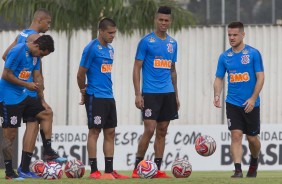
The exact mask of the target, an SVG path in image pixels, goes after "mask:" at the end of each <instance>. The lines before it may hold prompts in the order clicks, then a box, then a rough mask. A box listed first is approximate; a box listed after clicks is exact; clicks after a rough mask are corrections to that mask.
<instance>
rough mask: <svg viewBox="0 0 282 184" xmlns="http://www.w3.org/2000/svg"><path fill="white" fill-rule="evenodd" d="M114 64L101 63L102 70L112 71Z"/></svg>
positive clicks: (104, 71)
mask: <svg viewBox="0 0 282 184" xmlns="http://www.w3.org/2000/svg"><path fill="white" fill-rule="evenodd" d="M112 68H113V65H112V64H102V65H101V72H102V73H111V72H112Z"/></svg>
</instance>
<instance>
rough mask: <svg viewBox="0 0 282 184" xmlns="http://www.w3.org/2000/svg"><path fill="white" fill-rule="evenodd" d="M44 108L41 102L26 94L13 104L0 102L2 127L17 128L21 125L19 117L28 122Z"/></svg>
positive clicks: (33, 119) (34, 119)
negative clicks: (21, 99)
mask: <svg viewBox="0 0 282 184" xmlns="http://www.w3.org/2000/svg"><path fill="white" fill-rule="evenodd" d="M43 110H45V109H44V107H43V106H42V105H41V103H40V102H39V101H38V100H36V99H35V98H32V97H30V96H27V97H26V98H25V99H24V100H23V101H21V102H20V103H18V104H14V105H6V104H5V103H3V102H1V103H0V116H1V123H2V127H3V128H8V127H10V128H17V127H20V126H21V119H22V118H23V119H26V120H28V122H34V121H36V118H35V116H36V115H37V114H38V113H39V112H41V111H43Z"/></svg>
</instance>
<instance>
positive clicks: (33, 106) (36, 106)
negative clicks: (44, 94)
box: [23, 96, 45, 123]
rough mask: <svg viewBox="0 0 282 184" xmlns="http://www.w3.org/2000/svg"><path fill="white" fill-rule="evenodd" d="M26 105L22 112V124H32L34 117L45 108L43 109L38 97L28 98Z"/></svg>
mask: <svg viewBox="0 0 282 184" xmlns="http://www.w3.org/2000/svg"><path fill="white" fill-rule="evenodd" d="M28 99H29V100H28V105H27V107H26V108H25V110H24V113H23V122H24V123H27V122H34V121H36V118H35V116H36V115H37V114H39V113H40V112H42V111H44V110H45V108H44V107H43V105H42V103H41V100H40V99H39V98H38V97H30V96H29V98H28Z"/></svg>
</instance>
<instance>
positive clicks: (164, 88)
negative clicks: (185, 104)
mask: <svg viewBox="0 0 282 184" xmlns="http://www.w3.org/2000/svg"><path fill="white" fill-rule="evenodd" d="M171 19H172V18H171V8H170V7H166V6H161V7H159V9H158V11H157V13H156V15H155V26H156V29H155V31H154V32H152V33H150V34H148V35H146V36H145V37H143V38H142V39H141V41H140V42H139V45H138V48H137V52H136V57H135V63H134V68H133V83H134V89H135V105H136V107H137V108H138V109H141V111H142V115H143V120H144V132H143V135H142V137H141V139H140V141H139V144H138V149H137V153H136V161H135V168H134V170H133V173H132V178H139V176H138V174H137V169H136V168H137V165H138V163H139V162H140V161H141V160H143V159H144V156H145V153H146V151H147V149H148V146H149V142H150V140H151V138H152V136H153V135H154V132H155V130H156V137H155V142H154V150H155V159H154V161H155V163H156V164H157V166H158V172H157V174H156V176H155V178H169V176H168V175H167V174H166V173H165V172H162V171H160V168H161V164H162V159H163V154H164V149H165V137H166V134H167V129H168V126H169V123H170V121H171V120H174V119H178V109H179V106H180V104H179V100H178V93H177V73H176V68H175V62H176V61H177V42H176V40H175V39H173V38H172V37H171V36H169V35H168V34H167V29H168V28H169V26H170V24H171ZM141 69H142V77H143V84H142V91H141V90H140V89H141V88H140V70H141Z"/></svg>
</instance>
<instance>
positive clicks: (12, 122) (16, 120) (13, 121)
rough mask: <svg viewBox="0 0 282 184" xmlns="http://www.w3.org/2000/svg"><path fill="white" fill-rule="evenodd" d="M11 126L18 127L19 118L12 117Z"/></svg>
mask: <svg viewBox="0 0 282 184" xmlns="http://www.w3.org/2000/svg"><path fill="white" fill-rule="evenodd" d="M10 122H11V125H16V124H17V123H18V118H17V116H12V117H11V121H10Z"/></svg>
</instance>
